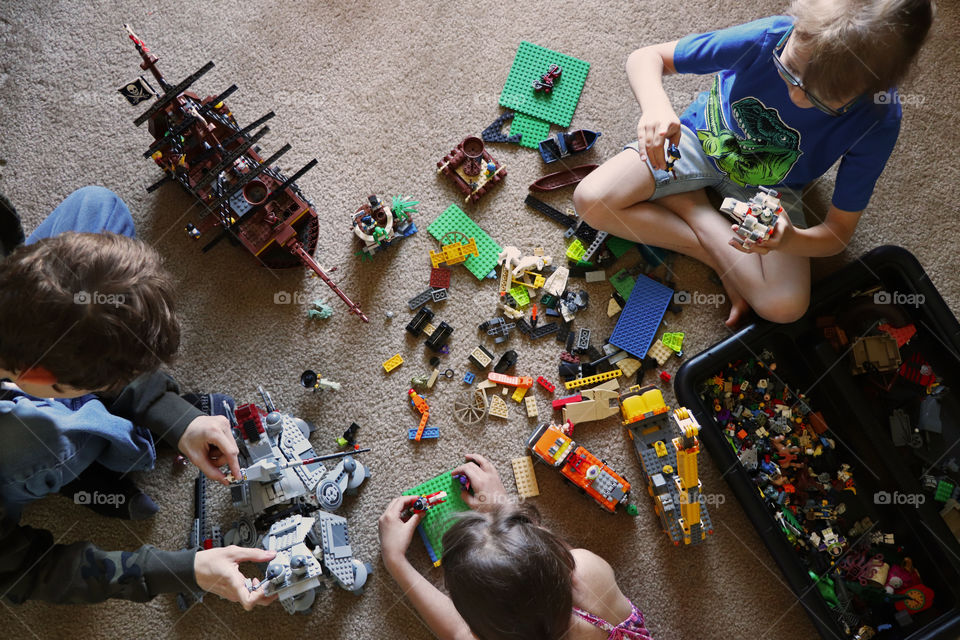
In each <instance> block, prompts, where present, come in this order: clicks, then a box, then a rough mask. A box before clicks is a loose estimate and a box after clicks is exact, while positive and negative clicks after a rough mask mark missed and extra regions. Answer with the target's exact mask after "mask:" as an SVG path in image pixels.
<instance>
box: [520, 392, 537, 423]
mask: <svg viewBox="0 0 960 640" xmlns="http://www.w3.org/2000/svg"><path fill="white" fill-rule="evenodd" d="M523 405H524V407H525V408H526V410H527V417H528V418H536V417H537V416H539V413H538V412H537V399H536V398H535V397H533V396H530V397H529V398H524V399H523Z"/></svg>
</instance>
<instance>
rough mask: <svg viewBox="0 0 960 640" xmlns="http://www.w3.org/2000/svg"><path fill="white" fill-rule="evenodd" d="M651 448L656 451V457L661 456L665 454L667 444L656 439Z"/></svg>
mask: <svg viewBox="0 0 960 640" xmlns="http://www.w3.org/2000/svg"><path fill="white" fill-rule="evenodd" d="M653 450H654V451H656V452H657V457H658V458H662V457H663V456H665V455H667V445H665V444H664V443H663V440H657V441H656V442H654V443H653Z"/></svg>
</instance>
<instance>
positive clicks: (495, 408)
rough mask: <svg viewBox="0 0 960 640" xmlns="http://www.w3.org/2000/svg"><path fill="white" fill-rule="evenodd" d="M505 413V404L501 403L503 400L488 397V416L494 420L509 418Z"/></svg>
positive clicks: (506, 410) (497, 397) (496, 397)
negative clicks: (494, 418)
mask: <svg viewBox="0 0 960 640" xmlns="http://www.w3.org/2000/svg"><path fill="white" fill-rule="evenodd" d="M507 412H508V409H507V403H506V402H504V401H503V398H501V397H500V396H491V397H490V409H489V411H488V413H489V415H491V416H494V417H496V418H503V419H507V418H508V417H509V414H508V413H507Z"/></svg>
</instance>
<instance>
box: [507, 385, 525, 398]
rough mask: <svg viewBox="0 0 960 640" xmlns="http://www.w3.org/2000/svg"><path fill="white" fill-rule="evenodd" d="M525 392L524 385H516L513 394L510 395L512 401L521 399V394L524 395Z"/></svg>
mask: <svg viewBox="0 0 960 640" xmlns="http://www.w3.org/2000/svg"><path fill="white" fill-rule="evenodd" d="M526 393H527V388H526V387H517V388H516V389H514V391H513V395H512V396H510V397H511V398H513V400H514V402H520V401H522V400H523V396H524V395H526Z"/></svg>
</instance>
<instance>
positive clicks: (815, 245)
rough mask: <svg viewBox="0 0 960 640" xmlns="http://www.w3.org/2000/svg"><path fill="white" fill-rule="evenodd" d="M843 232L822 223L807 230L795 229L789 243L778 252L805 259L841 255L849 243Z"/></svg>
mask: <svg viewBox="0 0 960 640" xmlns="http://www.w3.org/2000/svg"><path fill="white" fill-rule="evenodd" d="M845 235H846V234H845V233H844V231H843V230H839V229H834V228H833V227H832V226H831V225H830V224H828V223H826V222H824V223H821V224H818V225H816V226H814V227H810V228H809V229H796V230H795V231H794V233H793V235H792V236H791V237H790V242H788V243H785V244H783V245H781V247H780V250H781V251H783V252H784V253H789V254H790V255H794V256H804V257H807V258H826V257H829V256H835V255H837V254H838V253H841V252H842V251H843V250H844V249H846V247H847V243H848V242H849V241H850V238H849V237H844V236H845Z"/></svg>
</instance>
